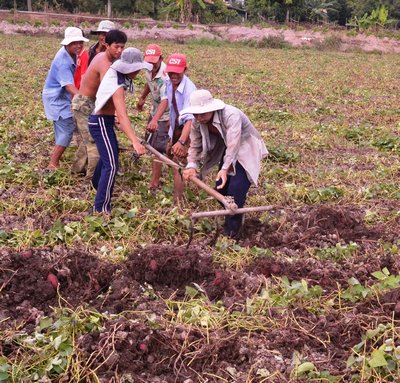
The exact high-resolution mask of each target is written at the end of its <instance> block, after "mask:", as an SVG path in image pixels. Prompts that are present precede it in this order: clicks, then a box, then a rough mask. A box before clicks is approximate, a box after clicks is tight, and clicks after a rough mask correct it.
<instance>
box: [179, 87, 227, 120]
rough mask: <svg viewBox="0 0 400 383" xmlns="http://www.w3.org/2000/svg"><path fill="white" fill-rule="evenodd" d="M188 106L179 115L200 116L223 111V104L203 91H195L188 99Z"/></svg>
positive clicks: (206, 91)
mask: <svg viewBox="0 0 400 383" xmlns="http://www.w3.org/2000/svg"><path fill="white" fill-rule="evenodd" d="M189 101H190V106H189V107H187V108H185V109H183V110H182V112H181V114H202V113H208V112H214V111H216V110H220V109H224V108H225V103H224V102H223V101H222V100H219V99H218V98H213V96H212V95H211V93H210V92H209V91H208V90H205V89H199V90H195V91H194V92H193V93H192V94H191V95H190V98H189Z"/></svg>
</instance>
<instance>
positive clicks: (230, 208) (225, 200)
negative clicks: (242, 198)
mask: <svg viewBox="0 0 400 383" xmlns="http://www.w3.org/2000/svg"><path fill="white" fill-rule="evenodd" d="M142 145H144V146H145V147H146V149H147V150H148V151H149V152H151V153H152V154H154V155H155V156H156V157H157V158H158V160H160V161H161V162H163V163H165V164H166V165H168V166H171V167H173V168H175V169H178V170H182V166H180V165H179V164H177V163H176V162H174V161H172V160H171V159H169V158H168V157H167V156H165V155H163V154H161V153H160V152H159V151H158V150H156V149H154V148H153V147H152V146H151V145H150V144H149V143H148V142H146V141H142ZM189 180H190V181H191V182H193V183H194V184H196V185H197V186H198V187H200V188H201V189H203V190H204V191H205V192H206V193H208V194H209V195H210V196H211V197H214V198H215V199H216V200H217V201H219V202H220V203H221V204H222V206H224V208H225V209H224V210H214V211H203V212H198V213H192V215H191V222H192V225H191V230H190V237H189V242H188V244H187V246H189V245H190V242H191V241H192V238H193V223H195V222H196V220H198V219H200V218H206V217H219V216H224V215H235V214H244V213H250V212H259V211H268V210H272V209H273V206H271V205H267V206H256V207H244V208H238V207H237V205H236V203H235V201H234V199H233V197H231V196H223V195H222V194H221V193H218V191H217V190H215V189H213V188H211V187H210V186H208V185H207V184H205V183H204V182H203V181H202V180H200V179H199V178H197V177H194V176H192V177H190V178H189Z"/></svg>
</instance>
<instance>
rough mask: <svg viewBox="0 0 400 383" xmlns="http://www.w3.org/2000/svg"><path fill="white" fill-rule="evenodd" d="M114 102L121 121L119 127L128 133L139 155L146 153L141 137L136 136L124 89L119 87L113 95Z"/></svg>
mask: <svg viewBox="0 0 400 383" xmlns="http://www.w3.org/2000/svg"><path fill="white" fill-rule="evenodd" d="M112 99H113V103H114V106H115V111H116V114H117V117H118V121H119V128H120V129H121V130H122V131H123V132H124V133H125V134H126V136H127V137H128V138H129V141H131V142H132V145H133V148H134V149H135V150H136V152H137V153H138V154H139V155H142V154H144V153H145V151H146V149H145V147H144V146H143V145H142V144H141V143H140V140H139V138H138V137H137V136H136V134H135V132H134V130H133V129H132V125H131V121H130V119H129V116H128V112H127V110H126V104H125V98H124V89H123V88H122V87H121V88H118V90H117V91H116V92H115V93H114V94H113V96H112Z"/></svg>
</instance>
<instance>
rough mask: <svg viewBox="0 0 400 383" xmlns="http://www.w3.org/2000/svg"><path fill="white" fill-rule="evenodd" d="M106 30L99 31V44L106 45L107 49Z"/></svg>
mask: <svg viewBox="0 0 400 383" xmlns="http://www.w3.org/2000/svg"><path fill="white" fill-rule="evenodd" d="M106 34H107V33H106V32H99V33H98V36H97V37H98V39H99V45H100V46H102V47H104V49H106Z"/></svg>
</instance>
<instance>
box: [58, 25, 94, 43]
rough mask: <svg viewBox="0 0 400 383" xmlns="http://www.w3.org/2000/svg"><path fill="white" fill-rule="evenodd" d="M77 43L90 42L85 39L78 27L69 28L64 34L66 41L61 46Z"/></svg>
mask: <svg viewBox="0 0 400 383" xmlns="http://www.w3.org/2000/svg"><path fill="white" fill-rule="evenodd" d="M75 41H84V42H87V41H89V40H88V39H87V38H86V37H83V33H82V30H81V29H80V28H77V27H68V28H66V29H65V32H64V40H63V41H61V43H60V44H61V45H68V44H71V43H73V42H75Z"/></svg>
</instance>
